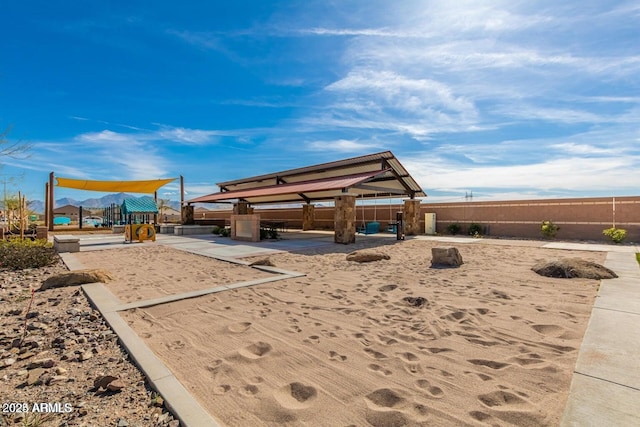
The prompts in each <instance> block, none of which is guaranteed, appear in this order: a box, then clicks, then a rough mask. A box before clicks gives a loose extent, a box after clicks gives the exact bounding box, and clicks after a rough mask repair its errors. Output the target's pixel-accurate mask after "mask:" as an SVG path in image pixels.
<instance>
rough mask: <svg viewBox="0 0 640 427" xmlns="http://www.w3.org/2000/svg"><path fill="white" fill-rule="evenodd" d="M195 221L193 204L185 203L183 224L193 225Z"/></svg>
mask: <svg viewBox="0 0 640 427" xmlns="http://www.w3.org/2000/svg"><path fill="white" fill-rule="evenodd" d="M195 223H196V222H195V220H194V218H193V205H184V206H183V207H182V225H193V224H195Z"/></svg>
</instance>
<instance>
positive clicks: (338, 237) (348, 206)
mask: <svg viewBox="0 0 640 427" xmlns="http://www.w3.org/2000/svg"><path fill="white" fill-rule="evenodd" d="M334 201H335V209H334V214H333V229H334V237H333V241H334V242H335V243H342V244H345V245H346V244H349V243H355V242H356V196H355V195H348V194H345V195H342V196H336V197H335V198H334Z"/></svg>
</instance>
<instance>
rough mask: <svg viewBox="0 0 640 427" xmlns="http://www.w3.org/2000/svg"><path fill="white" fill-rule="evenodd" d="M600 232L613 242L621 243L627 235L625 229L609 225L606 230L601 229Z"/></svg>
mask: <svg viewBox="0 0 640 427" xmlns="http://www.w3.org/2000/svg"><path fill="white" fill-rule="evenodd" d="M602 234H604V235H605V236H607V237H608V238H610V239H611V240H612V241H613V243H621V242H622V241H623V240H624V239H625V238H626V237H627V230H625V229H622V228H615V227H611V228H607V229H606V230H602Z"/></svg>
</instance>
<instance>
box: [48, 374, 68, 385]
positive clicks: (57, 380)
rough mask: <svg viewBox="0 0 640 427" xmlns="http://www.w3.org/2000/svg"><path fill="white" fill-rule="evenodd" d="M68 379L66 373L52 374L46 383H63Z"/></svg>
mask: <svg viewBox="0 0 640 427" xmlns="http://www.w3.org/2000/svg"><path fill="white" fill-rule="evenodd" d="M68 380H69V377H67V376H66V375H54V376H52V377H51V378H50V379H49V381H48V382H47V385H53V384H58V383H64V382H67V381H68Z"/></svg>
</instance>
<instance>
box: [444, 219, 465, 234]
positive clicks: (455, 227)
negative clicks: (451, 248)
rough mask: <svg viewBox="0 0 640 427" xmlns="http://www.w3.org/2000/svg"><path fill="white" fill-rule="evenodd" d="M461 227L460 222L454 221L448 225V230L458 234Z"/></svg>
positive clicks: (450, 232)
mask: <svg viewBox="0 0 640 427" xmlns="http://www.w3.org/2000/svg"><path fill="white" fill-rule="evenodd" d="M461 228H462V227H460V224H458V223H455V222H454V223H453V224H449V225H448V226H447V231H448V232H449V234H452V235H454V236H455V235H456V234H458V233H459V232H460V229H461Z"/></svg>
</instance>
